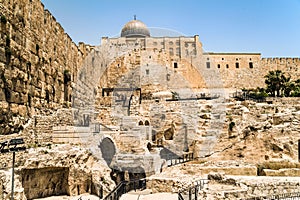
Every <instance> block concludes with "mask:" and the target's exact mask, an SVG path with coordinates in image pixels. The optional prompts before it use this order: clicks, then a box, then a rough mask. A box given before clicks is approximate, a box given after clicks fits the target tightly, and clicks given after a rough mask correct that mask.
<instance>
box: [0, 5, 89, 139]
mask: <svg viewBox="0 0 300 200" xmlns="http://www.w3.org/2000/svg"><path fill="white" fill-rule="evenodd" d="M0 15H1V22H0V44H1V45H0V76H1V79H0V88H1V89H0V107H1V108H0V121H1V125H0V134H10V133H12V132H18V131H19V130H20V129H22V126H21V125H20V124H24V123H25V122H26V120H27V119H28V118H29V117H31V116H33V115H37V114H40V113H42V112H43V111H45V110H47V109H48V110H55V109H57V108H60V107H62V105H64V104H65V105H67V102H70V101H71V97H72V84H71V82H72V81H74V80H76V76H77V71H78V70H79V68H80V67H81V63H82V61H83V59H84V57H85V56H86V55H87V52H88V51H89V50H90V49H91V48H93V47H91V46H88V45H85V44H83V43H80V44H79V46H77V45H76V44H75V43H74V42H73V41H72V39H71V38H70V37H69V35H68V34H66V33H65V32H64V29H63V28H62V26H61V25H60V24H59V23H58V22H57V21H56V19H55V18H54V16H53V15H52V14H51V13H50V12H49V11H48V10H45V9H44V5H43V4H42V3H41V2H40V1H39V0H17V1H16V0H5V1H1V4H0ZM16 117H18V119H19V120H20V124H16V125H14V124H13V123H12V121H16Z"/></svg>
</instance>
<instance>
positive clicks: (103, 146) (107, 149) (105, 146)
mask: <svg viewBox="0 0 300 200" xmlns="http://www.w3.org/2000/svg"><path fill="white" fill-rule="evenodd" d="M99 148H100V150H101V153H102V157H103V159H104V160H105V161H106V163H107V165H108V166H109V165H110V163H111V161H112V159H113V157H114V155H115V154H116V147H115V144H114V142H113V141H112V140H111V139H110V138H104V139H103V140H102V141H101V142H100V145H99Z"/></svg>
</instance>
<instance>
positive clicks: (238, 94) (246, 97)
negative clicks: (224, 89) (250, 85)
mask: <svg viewBox="0 0 300 200" xmlns="http://www.w3.org/2000/svg"><path fill="white" fill-rule="evenodd" d="M231 97H232V98H236V99H238V100H242V101H244V100H251V101H255V102H266V97H263V96H255V95H253V94H249V93H247V92H234V93H233V94H231Z"/></svg>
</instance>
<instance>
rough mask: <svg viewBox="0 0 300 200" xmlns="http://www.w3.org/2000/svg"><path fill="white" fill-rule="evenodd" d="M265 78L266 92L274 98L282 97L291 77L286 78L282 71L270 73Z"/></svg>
mask: <svg viewBox="0 0 300 200" xmlns="http://www.w3.org/2000/svg"><path fill="white" fill-rule="evenodd" d="M265 78H266V80H265V83H266V85H267V89H266V91H267V92H268V93H270V94H271V96H273V97H275V96H277V97H278V96H281V91H283V90H284V88H285V85H287V83H288V82H289V81H290V77H286V76H285V75H284V72H282V71H281V70H275V71H270V72H269V73H268V74H267V75H266V76H265Z"/></svg>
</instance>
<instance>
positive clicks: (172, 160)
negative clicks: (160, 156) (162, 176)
mask: <svg viewBox="0 0 300 200" xmlns="http://www.w3.org/2000/svg"><path fill="white" fill-rule="evenodd" d="M166 160H167V163H168V167H171V166H174V165H178V164H182V163H186V162H189V161H192V160H194V153H187V154H183V156H182V157H177V158H174V157H169V158H167V159H166Z"/></svg>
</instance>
